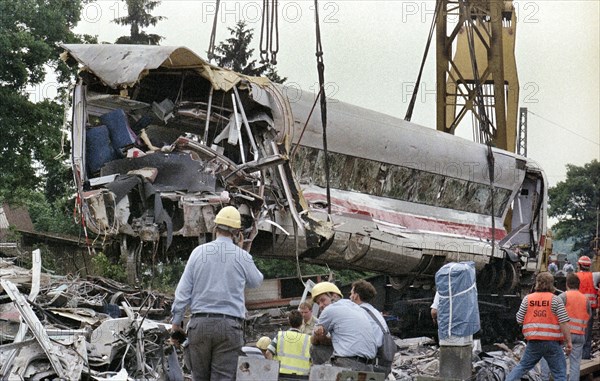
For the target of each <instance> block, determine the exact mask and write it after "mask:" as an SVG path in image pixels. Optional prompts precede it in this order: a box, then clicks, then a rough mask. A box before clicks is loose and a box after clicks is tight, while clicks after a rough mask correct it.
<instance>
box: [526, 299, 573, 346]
mask: <svg viewBox="0 0 600 381" xmlns="http://www.w3.org/2000/svg"><path fill="white" fill-rule="evenodd" d="M553 295H554V294H552V293H551V292H534V293H533V294H529V295H527V312H526V313H525V319H524V320H523V335H524V336H525V339H527V340H558V341H560V340H563V336H562V333H561V331H560V325H559V324H558V317H557V316H556V315H555V314H553V313H552V296H553Z"/></svg>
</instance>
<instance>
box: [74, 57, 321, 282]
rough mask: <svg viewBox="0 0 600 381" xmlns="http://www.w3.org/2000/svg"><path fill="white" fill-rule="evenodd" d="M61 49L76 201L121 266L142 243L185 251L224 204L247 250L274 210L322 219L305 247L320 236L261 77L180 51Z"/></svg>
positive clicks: (131, 262) (273, 93) (285, 117)
mask: <svg viewBox="0 0 600 381" xmlns="http://www.w3.org/2000/svg"><path fill="white" fill-rule="evenodd" d="M63 47H64V49H65V53H64V57H63V58H64V60H65V61H66V62H68V63H70V64H71V65H79V67H80V68H81V69H80V73H79V77H80V80H79V81H78V84H77V85H76V86H75V90H74V94H73V103H72V104H73V132H72V141H73V152H72V163H73V172H74V176H75V182H76V185H77V189H78V198H77V202H78V207H79V209H80V211H81V214H82V216H83V223H84V224H85V226H86V227H87V228H88V229H89V230H91V231H92V232H94V233H95V234H98V235H101V236H104V237H109V238H111V237H112V238H118V242H119V250H120V252H121V254H124V255H126V257H127V258H128V259H127V263H128V266H129V267H130V268H129V269H128V270H130V271H129V273H131V274H135V273H136V269H135V268H134V267H133V266H136V264H139V261H140V258H139V257H140V254H141V253H142V252H144V249H143V247H144V246H145V247H146V248H150V249H151V250H152V251H154V252H156V249H157V248H158V247H161V248H162V252H166V251H167V250H168V249H169V247H171V252H174V251H176V250H175V248H177V249H180V253H179V255H185V254H189V252H190V250H191V249H192V248H193V247H194V246H195V245H196V244H198V242H202V241H204V240H205V239H206V235H207V234H210V233H211V232H212V228H213V222H212V221H213V218H214V215H215V213H216V212H217V211H218V209H220V208H221V207H223V206H225V205H230V204H231V205H234V206H236V207H238V209H239V210H240V212H241V213H242V215H243V228H244V237H245V239H244V245H245V248H246V249H247V250H250V247H251V244H252V241H253V239H254V238H255V236H256V234H257V232H258V229H259V226H263V227H264V228H266V229H268V230H270V229H272V228H275V227H274V225H273V224H268V222H265V223H262V221H269V220H270V216H271V215H272V214H274V213H278V214H282V215H286V216H287V217H288V218H291V219H293V220H294V221H296V222H297V223H298V225H299V226H300V229H301V230H303V229H304V226H307V227H309V228H310V227H312V226H318V225H322V226H323V227H324V228H323V232H324V233H325V235H323V236H313V238H312V241H311V242H312V243H311V244H307V245H306V246H310V245H313V246H315V245H316V246H319V245H323V244H324V243H325V242H326V241H327V238H328V235H331V233H330V232H328V229H327V228H326V226H325V225H324V224H320V223H318V222H316V221H313V220H311V217H310V215H309V214H308V213H301V212H302V211H303V210H304V209H305V208H304V207H303V205H305V202H304V201H303V200H302V195H301V193H300V192H299V191H298V190H297V189H296V188H295V182H294V180H293V178H291V176H292V173H291V170H290V169H289V167H288V163H287V154H288V150H289V141H290V139H289V133H290V130H291V128H292V124H293V122H292V119H291V110H290V106H289V103H288V101H287V99H286V98H285V97H283V96H282V95H281V93H280V92H279V90H277V88H275V87H274V86H273V84H271V83H270V81H269V80H268V79H266V78H255V77H248V76H244V75H241V74H237V73H235V72H233V71H230V70H227V69H222V68H218V67H216V66H213V65H210V64H209V63H207V62H206V61H204V60H203V59H201V58H200V57H198V56H197V55H195V54H194V53H193V52H191V51H190V50H188V49H186V48H178V47H159V46H138V45H64V46H63ZM290 214H293V215H292V216H290ZM305 236H311V234H310V233H309V234H305ZM144 243H149V244H148V245H144Z"/></svg>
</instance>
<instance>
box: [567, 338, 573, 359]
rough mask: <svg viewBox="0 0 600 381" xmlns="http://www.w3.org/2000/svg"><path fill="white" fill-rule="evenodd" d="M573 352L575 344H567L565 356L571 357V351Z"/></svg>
mask: <svg viewBox="0 0 600 381" xmlns="http://www.w3.org/2000/svg"><path fill="white" fill-rule="evenodd" d="M572 350H573V344H571V342H570V341H569V342H567V345H565V355H567V356H568V355H570V354H571V351H572Z"/></svg>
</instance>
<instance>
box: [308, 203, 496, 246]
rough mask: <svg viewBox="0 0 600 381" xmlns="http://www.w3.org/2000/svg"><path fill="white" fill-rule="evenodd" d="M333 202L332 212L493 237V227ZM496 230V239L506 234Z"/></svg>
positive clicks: (420, 228)
mask: <svg viewBox="0 0 600 381" xmlns="http://www.w3.org/2000/svg"><path fill="white" fill-rule="evenodd" d="M303 194H304V197H305V198H306V200H307V201H309V202H312V203H316V202H324V201H325V200H324V198H323V195H321V194H318V193H308V192H305V193H303ZM331 202H332V212H339V213H343V214H353V215H358V216H357V217H358V218H361V217H362V218H364V217H365V216H368V217H371V218H374V219H377V220H381V221H383V222H387V223H390V224H394V225H400V226H402V227H405V228H406V229H407V230H412V231H430V232H438V233H446V234H456V235H462V236H466V237H473V238H478V239H489V240H491V239H492V228H491V227H486V226H480V225H473V224H464V223H458V222H453V221H447V220H440V219H434V218H428V217H421V216H415V215H411V214H407V213H402V212H396V211H390V210H384V209H379V208H374V207H370V206H367V205H361V204H357V203H355V202H351V201H347V200H344V199H339V198H334V197H332V198H331ZM359 216H361V217H359ZM495 232H496V234H495V237H494V238H495V239H496V240H500V239H502V238H504V237H505V236H506V231H505V230H504V229H502V228H496V229H495Z"/></svg>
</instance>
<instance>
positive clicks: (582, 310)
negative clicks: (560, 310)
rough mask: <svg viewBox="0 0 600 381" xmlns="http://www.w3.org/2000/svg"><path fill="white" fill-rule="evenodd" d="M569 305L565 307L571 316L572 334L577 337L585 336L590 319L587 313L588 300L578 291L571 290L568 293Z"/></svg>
mask: <svg viewBox="0 0 600 381" xmlns="http://www.w3.org/2000/svg"><path fill="white" fill-rule="evenodd" d="M566 294H567V303H566V305H565V307H566V309H567V313H568V314H569V318H571V321H569V328H571V333H572V334H575V335H585V328H586V327H587V322H588V319H589V318H590V315H589V314H588V312H587V302H588V300H587V298H586V297H585V295H583V294H582V293H581V292H579V291H577V290H570V291H567V292H566Z"/></svg>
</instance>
